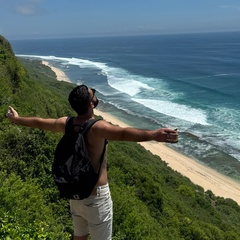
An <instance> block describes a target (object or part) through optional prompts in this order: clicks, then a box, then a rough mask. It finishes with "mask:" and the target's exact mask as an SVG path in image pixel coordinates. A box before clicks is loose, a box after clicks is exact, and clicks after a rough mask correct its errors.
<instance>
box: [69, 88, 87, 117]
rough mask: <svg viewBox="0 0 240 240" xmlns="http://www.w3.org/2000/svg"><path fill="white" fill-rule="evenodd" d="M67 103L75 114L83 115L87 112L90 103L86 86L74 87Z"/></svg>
mask: <svg viewBox="0 0 240 240" xmlns="http://www.w3.org/2000/svg"><path fill="white" fill-rule="evenodd" d="M68 101H69V103H70V105H71V107H72V108H73V110H74V111H76V112H77V114H84V113H86V112H87V109H88V106H89V103H90V94H89V92H88V87H87V86H86V85H83V84H82V85H79V86H77V87H75V88H74V89H73V90H72V91H71V92H70V94H69V96H68Z"/></svg>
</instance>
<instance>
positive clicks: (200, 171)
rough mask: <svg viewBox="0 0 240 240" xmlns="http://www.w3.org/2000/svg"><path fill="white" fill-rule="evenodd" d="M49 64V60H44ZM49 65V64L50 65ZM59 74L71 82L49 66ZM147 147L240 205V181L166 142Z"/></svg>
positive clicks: (146, 144) (107, 117)
mask: <svg viewBox="0 0 240 240" xmlns="http://www.w3.org/2000/svg"><path fill="white" fill-rule="evenodd" d="M43 64H45V65H47V64H48V62H43ZM48 66H49V65H48ZM49 67H50V68H51V69H52V70H53V71H54V72H55V73H56V75H57V79H58V80H60V79H61V81H68V82H70V80H69V78H68V77H67V76H66V75H65V73H64V72H62V71H61V70H59V69H57V68H55V67H52V66H49ZM95 114H96V115H98V116H101V117H103V119H105V120H106V121H108V122H111V123H112V124H114V125H119V126H121V127H129V126H128V125H127V124H125V123H123V122H121V121H119V120H118V119H117V118H115V117H113V116H111V115H109V114H107V113H104V112H102V111H99V110H97V109H95ZM139 144H141V145H142V146H143V147H144V148H145V149H147V150H149V151H150V152H152V153H153V154H155V155H157V156H159V157H160V158H161V159H162V160H163V161H165V162H166V163H167V164H168V166H169V167H171V168H172V169H173V170H175V171H177V172H179V173H181V174H182V175H183V176H186V177H188V178H189V179H190V180H191V181H192V182H193V183H195V184H198V185H200V186H202V187H203V188H204V190H205V191H207V190H211V191H212V192H213V193H214V194H215V195H216V196H220V197H224V198H231V199H233V200H234V201H236V202H237V203H238V204H239V205H240V183H238V182H235V181H234V180H232V179H231V178H228V177H226V176H224V175H222V174H220V173H218V172H217V171H215V170H213V169H211V168H209V167H207V166H204V165H203V164H200V163H198V162H197V160H194V159H191V158H189V157H187V156H185V155H183V154H181V153H179V152H177V151H175V150H173V149H171V148H170V147H168V146H167V144H166V143H157V142H142V143H139Z"/></svg>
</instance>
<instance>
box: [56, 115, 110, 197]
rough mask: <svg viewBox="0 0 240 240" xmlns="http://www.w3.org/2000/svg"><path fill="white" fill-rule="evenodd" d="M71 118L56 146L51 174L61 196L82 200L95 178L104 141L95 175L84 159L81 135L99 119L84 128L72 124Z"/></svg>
mask: <svg viewBox="0 0 240 240" xmlns="http://www.w3.org/2000/svg"><path fill="white" fill-rule="evenodd" d="M73 119H74V117H71V118H69V119H68V121H67V124H66V127H65V134H64V135H63V137H62V138H61V140H60V141H59V143H58V145H57V147H56V150H55V155H54V162H53V165H52V174H53V178H54V182H55V183H56V185H57V187H58V189H59V192H60V196H61V197H64V198H68V199H84V198H87V197H89V196H90V194H91V192H92V190H93V189H94V187H95V185H96V183H97V181H98V179H99V173H100V169H101V166H102V162H103V159H104V154H105V150H106V144H107V141H106V140H105V144H104V149H103V152H102V155H101V160H100V166H99V169H98V172H97V173H96V172H95V171H94V169H93V167H92V164H91V160H90V159H89V157H88V152H87V148H86V146H85V141H84V135H85V134H86V132H87V131H88V130H89V129H90V128H91V127H92V125H93V124H94V123H95V122H96V121H98V120H99V119H98V120H96V119H90V120H88V121H87V122H86V123H85V124H84V125H73ZM74 126H81V130H80V132H78V133H76V132H74V130H73V127H74Z"/></svg>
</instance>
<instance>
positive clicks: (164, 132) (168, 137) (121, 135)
mask: <svg viewBox="0 0 240 240" xmlns="http://www.w3.org/2000/svg"><path fill="white" fill-rule="evenodd" d="M92 132H93V134H94V135H96V136H98V137H101V138H106V139H108V140H116V141H132V142H144V141H151V140H154V141H157V142H169V143H176V142H178V132H177V130H173V129H169V128H159V129H156V130H143V129H137V128H131V127H127V128H122V127H119V126H115V125H111V124H110V123H108V122H106V121H104V120H103V121H99V122H97V123H95V124H94V125H93V127H92Z"/></svg>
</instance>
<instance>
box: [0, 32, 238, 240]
mask: <svg viewBox="0 0 240 240" xmlns="http://www.w3.org/2000/svg"><path fill="white" fill-rule="evenodd" d="M72 87H73V85H72V84H69V83H64V82H59V81H56V79H55V75H54V73H53V72H51V70H50V69H49V68H48V67H46V66H43V65H41V64H40V63H39V61H35V60H34V61H29V60H22V59H21V61H19V60H18V59H17V58H16V57H15V56H14V54H13V52H12V49H11V46H10V44H9V43H8V42H7V41H6V40H5V39H4V38H3V37H1V36H0V89H1V92H0V162H1V164H0V206H1V207H0V239H6V240H7V239H9V240H10V239H14V240H18V239H19V240H22V239H24V240H25V239H49V240H51V239H53V240H56V239H59V240H61V239H64V240H65V239H71V236H72V232H73V228H72V220H71V216H70V213H69V210H68V208H69V207H68V201H67V200H64V199H60V198H59V196H58V191H57V189H56V187H55V185H54V183H53V179H52V176H51V164H52V160H53V154H54V150H55V146H56V144H57V142H58V140H59V139H60V137H61V136H60V134H53V133H51V132H44V131H41V130H37V129H29V128H24V127H21V126H17V125H15V124H11V123H9V121H8V120H7V119H6V118H5V113H6V111H7V106H8V105H12V106H13V107H15V108H16V109H17V110H18V112H19V113H20V114H21V115H37V116H41V117H60V116H63V115H73V114H74V113H73V112H72V111H71V109H70V107H69V105H68V102H67V98H66V96H67V95H68V92H69V91H70V90H71V89H72ZM108 169H109V180H110V188H111V192H112V198H113V202H114V225H113V239H114V240H125V239H126V240H148V239H149V240H155V239H156V240H161V239H163V240H166V239H167V240H171V239H172V240H176V239H177V240H180V239H186V240H190V239H191V240H192V239H194V240H205V239H206V240H207V239H209V240H211V239H216V240H221V239H222V240H234V239H240V206H238V204H237V203H236V202H234V201H233V200H231V199H223V198H221V197H216V196H214V194H213V193H212V192H211V191H207V192H204V190H203V189H202V188H201V187H200V186H198V185H195V184H193V183H192V182H191V181H190V180H189V179H188V178H186V177H183V176H182V175H180V174H178V173H177V172H174V171H173V170H172V169H170V168H169V167H168V166H167V164H166V163H165V162H163V161H161V159H160V158H159V157H157V156H155V155H152V154H151V153H150V152H148V151H146V150H145V149H144V148H143V147H141V146H140V145H138V144H136V143H126V142H110V143H109V147H108Z"/></svg>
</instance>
